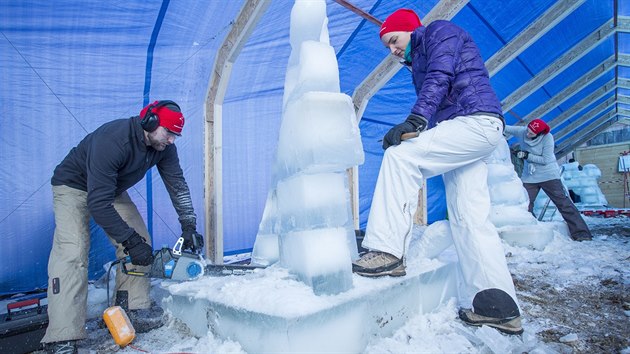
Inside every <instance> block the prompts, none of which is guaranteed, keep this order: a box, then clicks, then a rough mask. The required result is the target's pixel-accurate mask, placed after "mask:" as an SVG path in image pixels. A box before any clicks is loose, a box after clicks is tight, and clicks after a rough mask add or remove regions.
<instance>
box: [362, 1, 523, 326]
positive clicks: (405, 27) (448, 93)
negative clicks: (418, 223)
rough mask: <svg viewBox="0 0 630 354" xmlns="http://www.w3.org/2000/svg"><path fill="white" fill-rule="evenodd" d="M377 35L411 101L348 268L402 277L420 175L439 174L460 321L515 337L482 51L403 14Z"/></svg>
mask: <svg viewBox="0 0 630 354" xmlns="http://www.w3.org/2000/svg"><path fill="white" fill-rule="evenodd" d="M379 34H380V37H381V41H382V43H383V44H384V45H385V47H386V48H389V50H390V51H391V54H392V55H395V56H397V57H399V58H401V59H403V60H404V61H405V64H406V65H410V66H411V68H412V77H413V84H414V86H415V89H416V94H417V100H416V102H415V104H414V105H413V107H412V108H411V112H410V114H409V115H408V117H407V119H406V120H405V121H404V122H402V123H400V124H398V125H395V126H394V127H392V128H391V129H390V130H389V131H388V132H387V134H386V135H385V137H384V138H383V149H385V154H384V156H383V162H382V165H381V169H380V173H379V176H378V180H377V182H376V188H375V191H374V195H373V199H372V206H371V209H370V215H369V217H368V224H367V229H366V234H365V238H364V240H363V243H362V246H363V247H364V248H366V249H368V250H369V252H367V253H365V254H363V255H362V256H361V258H359V259H358V260H357V261H355V262H353V265H352V268H353V271H354V272H355V273H357V274H359V275H362V276H370V277H377V276H384V275H389V276H404V275H406V267H405V253H406V252H405V251H406V248H407V245H408V243H409V239H410V236H411V231H412V229H413V224H412V223H413V215H414V214H415V212H416V209H417V204H418V200H417V196H418V189H419V187H420V186H421V185H422V181H423V179H424V178H429V177H432V176H438V175H442V176H443V177H442V178H443V179H444V185H445V188H446V202H447V208H448V215H449V222H450V228H451V232H452V238H453V242H454V244H455V249H456V251H457V255H458V258H459V267H460V268H461V274H462V277H461V279H462V281H463V284H460V287H459V288H460V293H459V306H460V310H459V317H460V319H461V320H463V321H464V322H465V323H467V324H469V325H475V326H481V325H488V326H491V327H494V328H496V329H498V330H500V331H503V332H505V333H508V334H520V333H522V332H523V328H522V326H521V317H520V311H519V307H518V304H517V300H516V292H515V290H514V284H513V282H512V277H511V275H510V272H509V270H508V267H507V262H506V260H505V256H504V250H503V246H502V244H501V240H500V239H499V235H498V233H497V230H496V229H495V227H494V225H493V224H492V223H491V222H490V220H489V214H490V195H489V192H488V184H487V175H488V169H487V166H486V162H485V160H486V159H487V158H488V157H489V156H490V154H491V153H492V151H493V150H494V149H495V147H496V146H497V144H499V142H501V141H502V139H503V129H504V125H505V124H504V121H503V117H502V110H501V104H500V102H499V99H498V98H497V96H496V94H495V92H494V90H493V89H492V87H491V85H490V78H489V76H488V71H487V70H486V68H485V66H484V62H483V59H482V58H481V55H480V53H479V49H478V48H477V45H476V44H475V42H474V41H473V39H472V38H471V37H470V35H469V34H468V33H467V32H466V31H464V30H463V29H462V28H460V27H458V26H456V25H455V24H453V23H451V22H449V21H434V22H432V23H431V24H429V25H428V26H423V25H422V24H421V22H420V19H419V18H418V16H417V15H416V14H415V13H414V12H413V11H412V10H408V9H400V10H397V11H395V12H394V13H392V14H391V15H390V16H389V17H387V19H386V20H385V21H384V22H383V24H382V26H381V30H380V33H379ZM403 134H405V137H403ZM409 136H411V137H412V138H407V137H409ZM406 138H407V139H406ZM405 139H406V140H405Z"/></svg>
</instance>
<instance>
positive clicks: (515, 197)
mask: <svg viewBox="0 0 630 354" xmlns="http://www.w3.org/2000/svg"><path fill="white" fill-rule="evenodd" d="M488 187H489V188H488V189H489V191H490V199H491V200H492V204H494V205H501V204H506V205H514V204H522V203H523V202H526V201H528V199H529V198H528V197H527V191H525V188H523V182H521V180H519V179H516V178H511V179H507V178H506V179H504V180H503V181H502V182H500V183H494V184H490V185H489V186H488Z"/></svg>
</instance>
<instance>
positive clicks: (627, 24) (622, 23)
mask: <svg viewBox="0 0 630 354" xmlns="http://www.w3.org/2000/svg"><path fill="white" fill-rule="evenodd" d="M617 32H624V33H630V16H617Z"/></svg>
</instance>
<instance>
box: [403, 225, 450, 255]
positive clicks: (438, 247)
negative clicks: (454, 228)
mask: <svg viewBox="0 0 630 354" xmlns="http://www.w3.org/2000/svg"><path fill="white" fill-rule="evenodd" d="M451 245H453V236H452V235H451V226H450V223H449V222H448V220H440V221H436V222H434V223H433V224H431V225H429V226H427V228H426V229H425V230H424V232H423V233H422V235H421V236H420V239H419V240H418V243H417V245H414V247H410V248H409V253H408V255H407V258H409V259H416V258H429V259H432V258H435V257H437V256H439V255H440V253H442V252H443V251H444V250H445V249H447V248H449V247H450V246H451Z"/></svg>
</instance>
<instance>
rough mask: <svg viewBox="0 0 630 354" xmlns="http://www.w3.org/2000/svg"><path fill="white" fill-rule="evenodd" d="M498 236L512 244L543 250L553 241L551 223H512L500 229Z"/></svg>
mask: <svg viewBox="0 0 630 354" xmlns="http://www.w3.org/2000/svg"><path fill="white" fill-rule="evenodd" d="M498 231H499V236H500V237H501V238H502V239H503V240H505V241H506V242H507V243H509V244H511V245H512V246H518V247H525V248H530V249H535V250H539V251H541V250H544V249H545V247H546V246H547V245H548V244H549V242H551V241H553V231H554V227H553V225H549V224H546V223H540V224H538V225H513V226H505V227H502V228H500V229H498Z"/></svg>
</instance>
